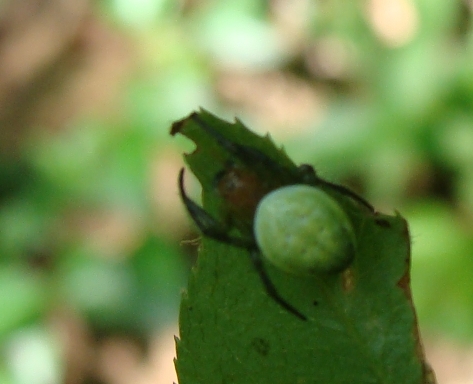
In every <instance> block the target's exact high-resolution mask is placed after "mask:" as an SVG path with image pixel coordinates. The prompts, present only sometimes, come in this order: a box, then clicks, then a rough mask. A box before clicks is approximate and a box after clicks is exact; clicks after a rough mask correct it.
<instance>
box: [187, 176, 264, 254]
mask: <svg viewBox="0 0 473 384" xmlns="http://www.w3.org/2000/svg"><path fill="white" fill-rule="evenodd" d="M179 193H180V195H181V199H182V201H183V202H184V205H185V206H186V209H187V212H189V215H190V216H191V217H192V219H193V220H194V222H195V224H196V225H197V226H198V227H199V229H200V231H201V232H202V234H203V235H205V236H208V237H210V238H212V239H215V240H217V241H220V242H222V243H227V244H230V245H234V246H236V247H240V248H245V249H250V248H254V246H255V245H254V242H253V241H252V240H251V239H248V238H244V237H236V236H231V235H229V234H228V230H227V228H225V227H223V226H222V224H221V223H220V222H218V221H217V220H216V219H215V218H213V217H212V216H211V215H210V214H209V213H208V212H207V211H205V210H204V209H203V208H202V207H200V206H199V205H197V204H196V203H195V202H194V201H193V200H191V199H190V198H189V197H188V196H187V194H186V191H185V189H184V168H182V169H181V171H180V172H179Z"/></svg>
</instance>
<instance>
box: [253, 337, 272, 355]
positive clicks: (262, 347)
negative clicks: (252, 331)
mask: <svg viewBox="0 0 473 384" xmlns="http://www.w3.org/2000/svg"><path fill="white" fill-rule="evenodd" d="M251 346H252V347H253V348H254V350H255V351H256V352H258V353H259V354H260V355H261V356H267V355H268V353H269V343H268V341H267V340H265V339H262V338H260V337H256V338H254V339H253V341H252V342H251Z"/></svg>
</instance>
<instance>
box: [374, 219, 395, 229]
mask: <svg viewBox="0 0 473 384" xmlns="http://www.w3.org/2000/svg"><path fill="white" fill-rule="evenodd" d="M374 222H375V223H376V225H378V226H379V227H383V228H391V223H390V222H389V221H388V220H386V219H381V218H377V219H375V220H374Z"/></svg>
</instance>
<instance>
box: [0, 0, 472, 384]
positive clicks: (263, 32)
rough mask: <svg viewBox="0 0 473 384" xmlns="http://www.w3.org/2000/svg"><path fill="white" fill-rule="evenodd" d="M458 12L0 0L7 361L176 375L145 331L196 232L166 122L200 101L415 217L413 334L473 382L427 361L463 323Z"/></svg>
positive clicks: (166, 324)
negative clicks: (183, 200)
mask: <svg viewBox="0 0 473 384" xmlns="http://www.w3.org/2000/svg"><path fill="white" fill-rule="evenodd" d="M471 15H472V6H471V4H470V2H468V1H463V0H456V1H447V0H435V1H432V0H369V1H352V2H348V3H347V2H343V3H342V2H339V1H335V0H329V1H324V2H321V1H320V2H317V1H308V0H293V1H286V0H271V1H268V0H264V1H263V0H244V1H238V2H236V1H233V2H231V1H218V0H186V1H184V0H182V1H175V0H140V1H135V0H96V1H86V0H79V1H74V2H68V1H63V0H53V1H48V2H44V1H40V0H24V1H21V2H17V1H14V0H10V1H8V0H7V1H6V2H5V1H4V2H2V3H1V4H0V29H1V30H2V34H1V36H0V63H1V65H0V132H1V138H0V255H1V256H0V287H1V288H2V289H1V290H0V292H1V293H0V304H1V311H0V312H1V315H0V337H1V345H0V356H1V357H2V361H0V381H1V382H2V383H3V382H5V383H12V384H17V383H28V384H35V383H46V382H47V383H62V382H64V383H86V382H87V383H97V382H101V383H112V384H113V383H119V382H123V380H124V378H127V382H138V380H140V379H143V380H145V379H144V377H146V378H148V380H153V382H156V383H158V382H159V383H161V382H172V380H173V376H172V370H173V366H172V355H173V353H174V351H173V350H172V348H173V347H171V351H170V352H169V354H168V355H166V357H161V354H160V353H161V352H160V351H161V350H162V348H164V346H165V345H166V343H167V342H168V341H170V342H171V343H172V332H175V330H174V329H175V322H176V319H177V312H176V311H177V307H178V300H179V291H180V289H181V288H182V287H183V286H184V285H185V275H186V270H187V269H188V265H189V264H191V262H192V259H193V257H194V253H195V249H194V248H192V247H188V246H183V245H181V246H180V245H179V242H180V241H181V240H182V239H192V238H195V237H196V236H197V235H196V234H195V233H192V232H191V230H190V224H189V223H188V221H187V218H186V217H185V215H184V213H183V209H182V207H181V205H180V202H179V201H178V198H177V189H176V177H177V173H178V170H179V168H180V166H181V165H182V160H181V157H180V154H181V153H182V152H183V151H191V150H192V148H189V144H188V143H187V142H185V140H182V141H178V143H177V144H176V143H175V142H174V141H171V140H170V139H169V137H168V129H169V126H170V124H171V123H172V122H173V121H175V120H178V119H180V118H182V117H183V116H186V115H187V114H189V113H190V112H191V111H193V110H196V109H197V108H198V107H200V106H202V107H205V108H206V109H208V110H210V111H212V112H213V113H215V114H218V115H219V116H220V117H222V118H232V117H233V116H235V115H236V116H239V117H240V118H241V119H242V120H243V121H244V122H245V123H246V124H247V125H248V126H249V127H251V128H252V129H255V130H257V131H259V132H260V133H265V132H267V131H269V132H271V135H272V136H273V137H274V138H275V141H276V142H280V143H284V146H285V148H286V150H287V151H288V152H289V154H290V155H291V157H292V158H294V159H295V160H297V161H299V162H308V163H312V164H314V166H315V167H316V168H317V170H318V172H319V173H320V174H321V176H322V177H324V178H329V179H332V180H333V181H337V182H343V183H345V184H347V185H349V186H351V187H352V188H354V189H356V190H357V191H358V192H360V193H362V194H363V195H364V196H365V197H367V198H368V199H369V200H370V201H372V202H373V203H374V205H375V206H376V207H377V208H378V209H379V210H381V211H384V212H387V213H391V212H392V210H393V209H397V210H399V211H400V212H401V213H402V214H403V215H404V216H406V217H407V218H408V220H409V222H410V226H411V233H412V237H413V276H412V285H413V292H414V298H415V303H416V305H417V308H418V315H419V320H420V324H421V327H422V331H423V334H424V336H425V338H426V341H427V346H430V348H429V349H428V351H427V352H428V356H429V354H430V356H432V363H433V365H434V368H435V369H436V371H437V376H438V379H439V382H443V383H452V382H453V381H454V380H456V381H455V382H456V383H461V382H464V383H467V382H471V380H472V378H471V376H470V377H467V376H461V373H460V372H467V368H464V367H460V366H458V367H456V368H455V372H454V373H453V374H449V371H448V367H446V365H445V364H442V362H443V361H446V359H448V356H455V355H448V356H447V355H445V354H446V353H447V352H446V351H450V352H448V353H460V352H461V351H463V356H468V354H467V352H465V350H466V351H468V350H471V341H472V339H473V326H472V324H473V299H472V298H473V295H472V294H471V292H472V291H473V279H471V271H472V265H471V264H472V260H473V258H472V254H473V241H472V239H473V236H472V228H473V225H472V224H473V198H472V196H473V172H472V169H473V155H472V153H473V151H472V148H473V116H472V111H473V66H472V65H471V62H472V59H473V41H472V25H471V23H472V18H471ZM189 188H190V189H191V190H192V188H193V195H194V196H196V195H198V190H197V188H196V183H194V184H193V185H192V184H190V185H189ZM169 329H171V330H169ZM157 335H165V336H162V337H159V336H157ZM155 340H159V341H155ZM442 340H449V343H452V345H454V346H455V347H454V348H453V347H452V348H448V349H445V348H443V349H442V348H441V347H442V345H444V344H442V343H441V342H442ZM437 345H439V346H440V347H436V346H437ZM452 351H453V352H452ZM458 351H460V352H458ZM446 356H447V357H446ZM42 359H45V360H42ZM161 360H164V361H166V362H167V363H163V364H161V363H157V361H161ZM143 361H144V363H143ZM163 365H164V367H165V368H166V369H167V370H171V373H166V372H165V370H164V369H163V368H162V366H163ZM24 366H28V367H30V372H31V374H32V376H28V377H26V376H23V375H22V372H23V371H24V369H23V368H22V367H24ZM143 366H145V367H146V368H143ZM35 367H38V368H35ZM170 374H171V376H169V375H170ZM465 375H466V374H465ZM120 380H122V381H120ZM462 380H463V381H462Z"/></svg>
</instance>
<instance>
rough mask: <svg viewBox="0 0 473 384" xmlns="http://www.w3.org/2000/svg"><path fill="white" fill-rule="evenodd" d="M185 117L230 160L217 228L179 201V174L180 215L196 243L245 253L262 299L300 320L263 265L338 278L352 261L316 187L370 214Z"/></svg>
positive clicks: (303, 173)
mask: <svg viewBox="0 0 473 384" xmlns="http://www.w3.org/2000/svg"><path fill="white" fill-rule="evenodd" d="M190 118H191V119H192V120H194V121H195V122H196V123H197V124H198V125H199V126H200V128H201V129H203V130H204V131H205V132H206V133H207V134H208V135H209V136H210V137H212V138H213V140H215V142H216V143H217V144H218V145H219V146H220V147H221V148H222V149H223V150H224V151H225V152H226V153H228V154H229V155H230V157H229V158H231V159H232V160H228V161H227V163H226V165H225V168H224V169H223V170H221V171H220V172H219V173H218V174H217V175H216V177H215V188H216V190H217V192H218V194H219V195H220V197H221V198H222V200H223V202H224V205H225V208H226V213H227V217H226V221H225V222H223V223H222V222H220V221H219V220H217V219H216V218H214V217H213V216H212V215H211V214H210V213H208V212H207V211H205V210H204V209H203V208H202V207H200V206H199V205H198V204H196V203H195V202H194V201H193V200H191V199H190V198H189V197H188V196H187V194H186V192H185V188H184V168H183V169H181V171H180V173H179V192H180V196H181V199H182V201H183V203H184V205H185V207H186V209H187V211H188V212H189V214H190V216H191V217H192V219H193V221H194V222H195V223H196V225H197V226H198V228H199V229H200V231H201V232H202V234H203V235H204V236H208V237H210V238H212V239H214V240H217V241H220V242H222V243H226V244H229V245H232V246H235V247H239V248H243V249H246V250H247V251H248V253H249V256H250V259H251V261H252V263H253V266H254V268H255V270H256V271H257V273H258V275H259V277H260V279H261V281H262V283H263V286H264V288H265V290H266V293H267V294H268V296H269V297H270V298H272V299H273V300H274V301H275V302H276V303H277V304H279V305H280V306H281V307H282V308H284V309H285V310H286V311H288V312H289V313H291V314H293V315H294V316H296V317H297V318H299V319H301V320H304V321H306V320H307V317H306V316H305V315H304V314H302V313H301V312H300V311H299V310H298V309H296V308H295V307H294V306H293V305H291V304H290V303H288V302H287V301H286V300H285V299H284V298H283V297H282V296H281V295H280V294H279V292H278V290H277V289H276V287H275V285H274V284H273V282H272V281H271V279H270V277H269V275H268V273H267V271H266V267H265V260H264V259H266V260H268V261H269V262H270V263H272V264H273V265H275V266H277V267H279V268H280V269H282V270H283V271H285V272H287V273H292V274H296V275H313V274H317V273H337V272H340V271H342V270H344V269H346V268H347V267H348V266H349V265H350V263H351V262H352V261H353V258H354V253H355V246H354V243H355V241H354V235H353V231H352V228H351V223H350V221H349V219H348V217H347V216H346V214H345V213H344V211H343V210H342V208H341V207H340V206H339V205H338V203H337V202H336V201H335V200H334V199H333V198H331V197H330V196H328V194H326V193H325V192H323V191H322V189H321V188H320V187H322V186H323V187H325V188H329V189H332V190H334V191H337V192H339V193H341V194H344V195H346V196H348V197H350V198H351V199H352V200H354V201H355V202H357V203H358V204H361V205H362V206H364V207H366V208H367V209H368V210H369V211H371V212H374V208H373V207H372V206H371V204H369V203H368V202H367V201H366V200H364V199H363V198H362V197H360V196H358V195H357V194H355V193H354V192H352V191H350V190H349V189H347V188H345V187H343V186H340V185H337V184H332V183H330V182H327V181H325V180H322V179H320V178H319V177H318V176H317V175H316V173H315V171H314V169H313V168H312V166H310V165H308V164H302V165H300V166H299V167H296V166H293V167H290V166H283V165H281V164H279V163H278V162H276V161H275V160H273V159H272V158H270V157H269V156H267V155H266V154H264V153H262V152H261V151H259V150H257V149H255V148H253V147H250V146H247V145H243V144H239V143H236V142H234V141H231V140H229V139H227V138H226V137H225V136H223V135H222V134H221V133H219V132H218V131H217V130H215V129H214V128H213V127H211V126H210V125H209V124H208V123H206V122H205V121H204V120H203V119H202V118H201V117H200V116H199V115H198V114H197V113H194V114H192V115H191V116H190ZM268 175H269V176H270V177H268ZM295 224H296V225H295ZM232 229H238V231H239V234H238V235H236V234H235V232H231V230H232Z"/></svg>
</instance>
